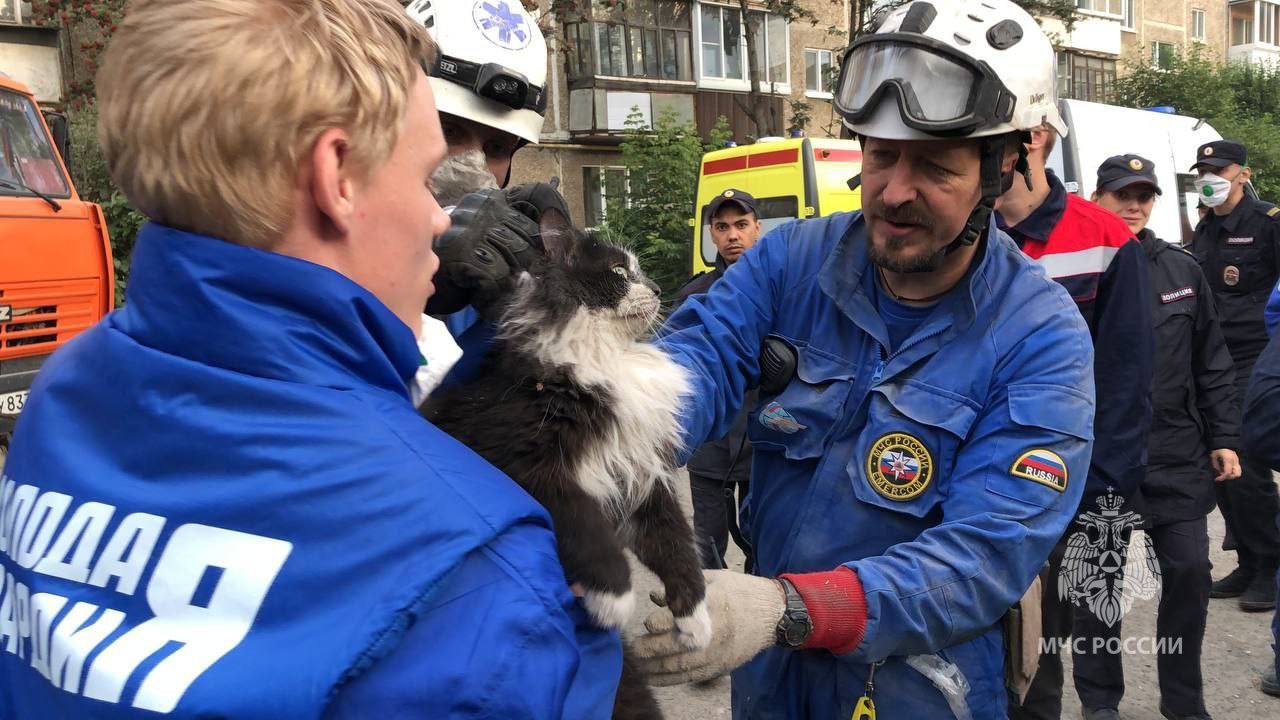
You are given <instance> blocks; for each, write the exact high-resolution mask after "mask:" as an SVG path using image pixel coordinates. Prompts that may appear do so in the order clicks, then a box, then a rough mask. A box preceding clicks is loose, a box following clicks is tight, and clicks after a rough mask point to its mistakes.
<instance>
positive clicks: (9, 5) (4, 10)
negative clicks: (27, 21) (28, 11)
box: [0, 0, 22, 22]
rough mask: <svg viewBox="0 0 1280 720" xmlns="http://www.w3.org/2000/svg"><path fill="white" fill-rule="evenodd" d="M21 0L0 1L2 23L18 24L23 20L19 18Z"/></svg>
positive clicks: (0, 19)
mask: <svg viewBox="0 0 1280 720" xmlns="http://www.w3.org/2000/svg"><path fill="white" fill-rule="evenodd" d="M19 4H20V2H19V0H0V21H3V22H18V21H19V20H21V19H22V18H20V17H18V10H19V8H18V5H19Z"/></svg>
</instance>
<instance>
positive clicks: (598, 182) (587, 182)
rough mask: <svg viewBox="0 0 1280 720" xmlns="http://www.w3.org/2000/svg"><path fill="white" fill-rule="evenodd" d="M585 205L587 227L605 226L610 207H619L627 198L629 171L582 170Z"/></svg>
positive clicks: (591, 168)
mask: <svg viewBox="0 0 1280 720" xmlns="http://www.w3.org/2000/svg"><path fill="white" fill-rule="evenodd" d="M582 195H583V201H584V203H583V205H584V207H585V208H586V216H587V217H586V220H587V227H589V228H595V227H599V226H601V225H603V224H604V222H605V220H607V219H608V217H609V206H610V205H613V206H614V207H617V204H618V203H620V202H626V198H627V169H626V168H624V167H593V166H584V167H583V168H582Z"/></svg>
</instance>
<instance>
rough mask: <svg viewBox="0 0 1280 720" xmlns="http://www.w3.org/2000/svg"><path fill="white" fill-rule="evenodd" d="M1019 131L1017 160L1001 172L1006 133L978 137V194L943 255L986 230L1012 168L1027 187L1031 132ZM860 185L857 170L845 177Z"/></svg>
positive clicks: (851, 185) (1008, 183) (973, 240)
mask: <svg viewBox="0 0 1280 720" xmlns="http://www.w3.org/2000/svg"><path fill="white" fill-rule="evenodd" d="M1019 134H1020V135H1022V136H1023V137H1020V138H1019V143H1018V160H1017V162H1016V163H1014V166H1013V171H1011V172H1008V173H1006V172H1004V149H1005V146H1006V143H1007V138H1008V135H992V136H988V137H984V138H979V141H980V144H979V146H978V152H979V154H980V157H981V165H980V167H979V171H978V172H979V176H980V178H981V182H982V186H981V190H982V196H981V197H980V198H979V199H978V204H977V206H975V207H974V208H973V212H971V213H969V219H968V220H966V221H965V223H964V227H963V228H962V229H961V230H960V234H959V235H957V236H956V239H955V240H952V241H951V242H950V243H949V244H948V245H947V246H946V247H944V248H943V249H942V252H941V255H942V257H946V256H947V255H950V254H951V253H953V252H955V251H956V250H959V249H960V248H962V247H965V246H966V245H972V244H974V243H976V242H977V241H978V240H980V239H981V238H982V237H983V236H984V235H986V234H987V230H988V228H989V227H990V225H991V214H992V213H994V212H995V209H996V200H997V199H999V198H1000V196H1001V195H1004V194H1005V193H1006V192H1008V191H1009V188H1011V187H1013V182H1014V172H1019V173H1022V177H1023V179H1024V180H1025V181H1026V183H1027V189H1028V190H1030V189H1031V169H1030V165H1028V163H1027V146H1026V143H1027V142H1029V141H1030V135H1031V134H1030V133H1027V132H1022V133H1019ZM858 142H859V143H860V144H862V145H863V146H864V147H865V146H866V143H867V139H866V138H865V137H863V136H858ZM860 185H862V175H861V173H859V174H858V175H855V176H854V177H852V178H850V179H849V189H850V190H854V189H856V188H858V187H859V186H860ZM922 272H923V271H922Z"/></svg>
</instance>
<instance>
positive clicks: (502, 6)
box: [471, 0, 533, 50]
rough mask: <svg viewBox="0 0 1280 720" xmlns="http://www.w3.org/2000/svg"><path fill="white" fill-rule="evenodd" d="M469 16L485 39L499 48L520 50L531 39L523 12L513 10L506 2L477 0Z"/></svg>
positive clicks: (520, 9) (517, 7)
mask: <svg viewBox="0 0 1280 720" xmlns="http://www.w3.org/2000/svg"><path fill="white" fill-rule="evenodd" d="M471 15H472V17H474V18H475V21H476V27H478V28H480V32H481V34H483V35H484V37H485V39H487V40H488V41H489V42H491V43H493V44H494V45H497V46H498V47H500V48H506V49H507V50H522V49H524V48H526V47H528V45H529V42H530V41H531V40H532V39H533V35H532V34H531V33H530V32H529V23H528V22H527V16H526V15H525V14H524V10H523V9H522V8H520V7H519V5H517V6H516V7H515V8H514V9H513V8H512V7H511V6H510V5H509V4H507V0H478V2H476V4H475V6H474V7H473V8H472V9H471Z"/></svg>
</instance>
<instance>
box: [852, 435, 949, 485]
mask: <svg viewBox="0 0 1280 720" xmlns="http://www.w3.org/2000/svg"><path fill="white" fill-rule="evenodd" d="M867 480H868V481H869V482H870V483H871V487H873V488H875V490H876V492H878V493H880V494H881V495H883V496H885V497H887V498H889V499H890V500H896V501H899V502H902V501H906V500H910V499H911V498H914V497H916V496H918V495H919V494H920V493H922V492H924V491H925V489H926V488H928V487H929V483H930V481H932V480H933V456H931V455H930V454H929V449H928V448H926V447H925V445H924V443H922V442H920V440H919V439H918V438H916V437H914V436H912V435H908V434H907V433H901V432H892V433H887V434H885V435H881V436H880V438H879V439H878V440H876V441H875V442H874V443H872V444H871V450H870V452H868V453H867Z"/></svg>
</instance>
